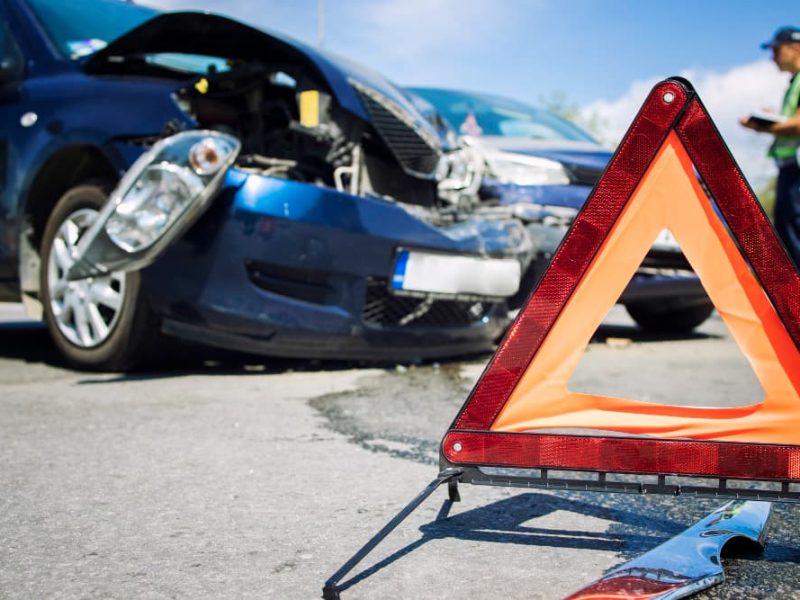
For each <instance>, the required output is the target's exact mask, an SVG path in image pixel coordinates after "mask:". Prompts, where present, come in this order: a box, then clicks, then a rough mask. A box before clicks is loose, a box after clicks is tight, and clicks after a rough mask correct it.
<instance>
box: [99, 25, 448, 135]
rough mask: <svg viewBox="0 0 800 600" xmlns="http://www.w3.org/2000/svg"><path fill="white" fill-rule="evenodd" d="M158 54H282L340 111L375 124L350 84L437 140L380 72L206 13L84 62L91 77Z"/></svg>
mask: <svg viewBox="0 0 800 600" xmlns="http://www.w3.org/2000/svg"><path fill="white" fill-rule="evenodd" d="M159 53H178V54H197V55H203V56H215V57H219V58H224V59H235V60H244V61H247V60H259V59H265V58H269V57H270V56H271V55H275V54H276V53H280V54H283V55H286V56H287V57H288V58H289V60H290V62H291V63H292V64H293V65H303V64H306V65H309V66H310V67H311V68H313V69H314V70H316V72H317V74H319V75H320V76H321V77H322V79H324V80H325V82H327V84H328V85H329V86H330V90H331V92H332V93H333V95H334V96H335V97H336V99H337V101H338V102H339V104H340V106H341V107H342V108H344V109H345V110H347V111H349V112H351V113H354V114H355V115H356V116H358V117H360V118H361V119H364V120H367V121H369V120H370V117H369V114H368V113H367V111H366V109H365V107H364V105H363V103H362V102H361V99H360V98H359V96H358V94H357V93H356V91H355V89H354V88H353V86H352V85H351V84H350V81H356V82H359V83H361V84H363V85H366V86H368V87H371V88H372V89H374V90H377V91H378V92H380V93H381V94H383V95H384V96H386V97H387V98H389V99H390V100H392V102H394V103H395V104H397V105H399V106H400V107H401V108H403V109H404V110H406V111H407V112H408V113H409V114H410V115H412V116H413V117H414V118H415V125H416V126H417V127H420V128H422V129H425V130H427V131H429V132H431V134H432V135H436V131H435V129H434V128H433V127H432V126H431V125H430V124H429V123H428V122H427V121H426V120H425V119H424V118H423V117H422V115H420V114H419V111H417V110H416V108H415V107H414V106H413V104H411V102H409V100H408V99H407V98H406V96H405V95H404V94H403V93H401V92H400V91H399V90H398V89H397V87H396V86H395V85H393V84H392V83H391V82H390V81H389V80H387V79H386V78H385V77H383V76H382V75H380V74H379V73H377V72H375V71H373V70H371V69H369V68H367V67H364V66H362V65H359V64H358V63H355V62H353V61H350V60H347V59H344V58H341V57H339V56H336V55H334V54H332V53H329V52H323V51H320V50H318V49H315V48H312V47H310V46H307V45H305V44H303V43H302V42H298V41H296V40H293V39H291V38H289V37H287V36H283V35H281V34H279V33H275V32H269V33H267V32H265V31H262V30H260V29H256V28H254V27H250V26H249V25H245V24H244V23H240V22H238V21H235V20H233V19H229V18H227V17H223V16H220V15H214V14H209V13H202V12H174V13H163V14H160V15H158V16H156V17H154V18H153V19H151V20H149V21H147V22H145V23H143V24H142V25H140V26H139V27H136V28H135V29H132V30H131V31H129V32H128V33H126V34H125V35H123V36H121V37H119V38H117V39H116V40H114V41H112V42H110V43H109V44H108V45H107V46H106V47H105V48H102V49H101V50H98V51H97V52H95V53H93V54H91V55H90V56H89V57H88V58H87V59H85V62H84V70H85V71H86V72H87V73H99V72H102V71H103V70H104V67H105V65H106V64H107V63H109V62H114V61H119V60H120V58H121V57H126V56H141V55H147V54H159Z"/></svg>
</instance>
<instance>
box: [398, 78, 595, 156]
mask: <svg viewBox="0 0 800 600" xmlns="http://www.w3.org/2000/svg"><path fill="white" fill-rule="evenodd" d="M410 89H411V91H412V92H414V93H415V94H419V95H420V96H422V97H423V98H425V99H426V100H427V101H428V102H430V103H431V104H432V105H433V106H435V107H436V110H437V111H438V112H439V113H440V114H441V115H442V116H443V117H444V118H445V119H446V120H447V121H448V122H449V123H450V125H451V126H452V127H453V128H454V129H455V130H456V131H458V132H459V133H460V134H462V135H472V136H479V135H497V136H503V137H516V138H520V137H521V138H531V139H536V140H569V141H575V142H593V143H596V140H594V139H593V138H592V136H590V135H589V134H588V133H586V132H585V131H583V130H581V129H580V128H578V127H576V126H575V125H573V124H572V123H570V122H569V121H567V120H565V119H562V118H561V117H559V116H558V115H556V114H554V113H552V112H550V111H547V110H543V109H540V108H533V107H532V106H528V105H526V104H522V103H521V102H516V101H514V100H509V99H508V98H501V97H499V96H491V95H488V94H473V93H465V92H456V91H451V90H438V89H430V88H410Z"/></svg>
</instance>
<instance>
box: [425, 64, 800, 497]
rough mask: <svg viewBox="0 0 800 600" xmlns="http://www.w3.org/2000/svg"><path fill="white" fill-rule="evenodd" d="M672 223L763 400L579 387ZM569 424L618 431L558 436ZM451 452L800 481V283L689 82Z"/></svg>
mask: <svg viewBox="0 0 800 600" xmlns="http://www.w3.org/2000/svg"><path fill="white" fill-rule="evenodd" d="M697 174H699V176H700V177H701V178H702V181H703V183H704V184H705V188H704V187H703V185H702V184H701V183H700V181H699V180H698V177H697ZM706 189H707V190H708V192H710V196H711V197H712V198H713V200H711V198H710V197H709V194H708V193H707V192H706ZM665 228H666V229H669V230H670V231H671V232H672V233H673V234H674V236H675V237H676V239H677V241H678V243H679V245H680V246H681V249H682V250H683V251H684V254H685V255H686V257H687V259H688V260H689V262H690V263H691V265H692V267H693V268H694V270H695V272H696V273H697V275H698V277H699V278H700V280H701V281H702V283H703V286H704V287H705V289H706V291H707V292H708V294H709V296H710V298H711V300H712V301H713V303H714V305H715V306H716V308H717V310H718V311H719V313H720V315H721V316H722V318H723V320H724V321H725V323H726V324H727V326H728V329H729V330H730V332H731V334H732V336H733V338H734V339H735V341H736V342H737V344H738V345H739V347H740V348H741V350H742V352H743V353H744V355H745V357H746V358H747V360H748V361H749V363H750V365H751V367H752V368H753V371H754V373H755V374H756V377H757V378H758V379H759V382H760V383H761V386H762V389H763V390H764V393H765V397H764V399H763V401H760V402H757V401H756V400H754V402H755V403H754V404H752V405H749V406H740V407H726V408H712V407H704V406H703V399H702V398H700V397H698V398H696V399H694V404H695V406H669V405H659V404H653V403H648V402H641V401H636V400H629V399H624V398H613V397H607V396H599V395H591V394H581V393H575V392H572V391H570V390H569V389H568V386H567V384H568V381H569V378H570V376H571V375H572V373H573V371H574V369H575V367H576V366H577V364H578V362H579V361H580V358H581V356H582V354H583V352H584V351H585V349H586V346H587V345H588V343H589V340H590V338H591V336H592V335H593V333H594V332H595V330H596V329H597V327H598V326H599V324H600V322H601V321H602V319H603V318H604V316H605V314H606V313H607V312H608V310H609V309H610V308H611V306H613V304H614V303H615V302H616V300H617V299H618V298H619V296H620V294H621V293H622V291H623V289H624V288H625V285H626V284H627V283H628V281H629V280H630V278H631V277H632V275H633V274H634V272H635V271H636V269H637V268H638V266H639V265H640V264H641V261H642V259H643V258H644V256H645V254H646V253H647V252H648V250H649V248H650V246H651V245H652V243H653V241H654V240H655V238H656V236H657V235H658V234H659V232H660V231H662V230H663V229H665ZM564 429H569V430H573V429H591V430H592V431H593V432H594V431H596V430H603V431H608V432H609V435H608V436H603V435H595V434H592V435H572V434H570V435H566V434H562V433H547V431H548V430H560V431H563V430H564ZM634 436H636V437H634ZM441 455H442V458H443V462H444V463H446V464H449V465H451V466H476V467H481V466H495V467H516V468H542V469H544V468H551V469H577V470H591V471H600V472H625V473H642V474H676V475H695V476H707V477H720V478H725V477H731V478H745V479H761V480H766V479H775V480H782V481H792V480H797V481H800V276H798V273H797V271H796V270H795V268H794V266H793V264H792V263H791V261H790V259H789V258H788V255H787V253H786V250H785V249H784V248H783V246H782V244H781V243H780V241H779V240H778V239H777V237H776V236H775V232H774V230H773V229H772V226H771V225H770V224H769V222H768V220H767V218H766V216H765V215H764V212H763V210H762V208H761V206H760V205H759V203H758V201H757V200H756V198H755V196H754V194H753V192H752V190H751V189H750V187H749V185H748V184H747V182H746V180H745V178H744V177H743V175H742V173H741V171H740V170H739V168H738V166H737V165H736V163H735V161H734V160H733V158H732V156H731V154H730V152H729V151H728V148H727V147H726V145H725V143H724V142H723V140H722V138H721V137H720V135H719V132H718V131H717V129H716V127H715V126H714V124H713V122H712V121H711V119H710V117H709V116H708V113H707V112H706V110H705V108H704V106H703V105H702V103H701V102H700V99H699V98H698V97H697V95H696V93H695V92H694V90H693V88H692V86H691V84H689V82H687V81H685V80H683V79H679V78H673V79H668V80H666V81H663V82H662V83H660V84H658V85H657V86H656V87H655V88H654V89H653V91H652V92H651V93H650V95H649V97H648V98H647V100H646V101H645V103H644V105H643V107H642V109H641V110H640V111H639V114H638V115H637V117H636V119H635V120H634V122H633V124H632V125H631V127H630V129H629V130H628V132H627V134H626V135H625V138H624V139H623V141H622V143H621V144H620V146H619V148H618V149H617V152H616V153H615V154H614V157H613V158H612V159H611V162H610V163H609V166H608V168H607V169H606V172H605V173H604V175H603V177H602V178H601V179H600V181H599V182H598V183H597V185H596V186H595V189H594V191H593V192H592V194H591V196H590V197H589V199H588V200H587V202H586V204H585V205H584V207H583V209H582V210H581V212H580V213H579V214H578V216H577V217H576V219H575V222H574V223H573V225H572V227H571V228H570V230H569V232H568V233H567V235H566V236H565V238H564V240H563V242H562V244H561V246H560V247H559V249H558V251H557V252H556V254H555V256H554V257H553V260H552V261H551V263H550V266H549V267H548V269H547V271H546V272H545V274H544V276H543V278H542V280H541V282H540V284H539V286H538V287H537V289H536V291H535V292H534V293H533V294H532V295H531V297H530V298H529V300H528V303H527V304H526V306H525V307H524V309H523V310H522V311H521V312H520V315H519V317H518V318H517V320H516V321H515V323H514V325H513V326H512V327H511V329H510V330H509V333H508V334H507V335H506V338H505V339H504V341H503V343H502V344H501V345H500V347H499V348H498V350H497V352H496V353H495V356H494V357H493V359H492V360H491V362H490V363H489V366H488V367H487V369H486V371H485V372H484V373H483V375H482V376H481V378H480V380H479V381H478V383H477V384H476V386H475V388H474V389H473V391H472V393H471V394H470V396H469V398H468V399H467V401H466V403H465V404H464V406H463V407H462V409H461V411H460V412H459V414H458V416H457V417H456V419H455V421H454V422H453V424H452V425H451V427H450V430H449V431H448V432H447V434H446V435H445V437H444V439H443V440H442V445H441Z"/></svg>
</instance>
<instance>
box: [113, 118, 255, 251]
mask: <svg viewBox="0 0 800 600" xmlns="http://www.w3.org/2000/svg"><path fill="white" fill-rule="evenodd" d="M238 148H239V141H238V140H237V139H236V138H233V137H231V136H229V135H226V134H224V133H218V132H211V131H207V132H202V131H192V132H185V133H179V134H178V135H175V136H173V137H170V138H167V139H165V140H162V141H161V142H159V143H158V144H156V146H154V147H153V149H152V150H151V151H150V152H148V154H147V155H145V157H142V158H143V159H144V158H146V157H147V160H146V161H143V160H142V159H140V161H137V162H136V163H135V164H134V166H133V168H132V169H131V170H130V171H129V172H128V174H127V175H126V176H125V178H123V180H122V182H121V183H120V186H119V187H118V188H117V189H116V190H115V192H114V194H113V195H112V198H111V202H113V203H114V204H115V206H114V210H113V212H112V213H111V215H110V216H109V218H108V221H106V224H105V231H106V233H107V234H108V237H109V238H111V241H112V242H114V243H115V244H116V245H117V246H119V247H120V248H122V249H123V250H125V251H126V252H138V251H140V250H144V249H145V248H149V247H150V246H152V245H153V244H154V243H155V242H156V241H157V240H158V239H160V238H161V236H163V235H164V233H165V232H166V230H168V229H169V228H170V227H172V226H173V225H174V224H175V223H176V221H178V219H180V217H181V215H182V214H184V213H185V212H186V211H187V210H188V209H189V207H190V206H191V205H192V204H193V203H194V202H196V201H198V200H199V199H200V198H201V197H202V196H203V195H204V193H207V192H209V187H214V188H215V189H213V190H210V191H211V193H213V192H215V191H216V187H215V186H211V184H212V182H213V181H214V180H215V176H217V175H218V174H220V173H221V172H224V168H227V167H228V166H229V165H230V164H231V163H232V162H233V159H235V158H236V153H237V152H238ZM150 154H152V155H153V156H149V155H150ZM141 163H144V164H141ZM111 202H110V203H111Z"/></svg>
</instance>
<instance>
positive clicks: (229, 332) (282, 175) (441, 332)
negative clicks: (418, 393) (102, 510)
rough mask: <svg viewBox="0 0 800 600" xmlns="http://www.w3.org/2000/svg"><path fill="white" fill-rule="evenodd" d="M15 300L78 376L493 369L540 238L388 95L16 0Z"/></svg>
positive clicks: (130, 13)
mask: <svg viewBox="0 0 800 600" xmlns="http://www.w3.org/2000/svg"><path fill="white" fill-rule="evenodd" d="M0 51H1V52H2V55H1V56H0V207H1V208H2V210H1V211H0V300H3V301H17V300H22V301H23V303H24V304H25V306H26V308H27V310H28V312H29V314H31V315H33V316H39V317H42V318H43V319H44V320H45V322H46V323H47V325H48V328H49V330H50V333H51V335H52V338H53V340H54V342H55V344H56V346H57V347H58V349H59V350H60V351H61V352H62V354H63V355H64V356H65V357H66V359H67V360H68V361H69V362H70V363H71V364H73V365H75V366H77V367H81V368H86V369H110V370H125V369H131V368H136V367H137V366H141V365H143V364H146V363H147V362H150V363H152V362H153V360H154V358H155V357H156V356H158V351H159V350H160V349H162V348H163V347H164V344H163V338H164V337H165V336H167V337H173V338H179V339H184V340H191V341H194V342H200V343H202V344H208V345H212V346H218V347H223V348H230V349H234V350H239V351H246V352H252V353H260V354H264V355H275V356H286V357H305V358H357V359H378V360H415V359H421V358H432V357H442V356H453V355H458V354H464V353H473V352H480V351H486V350H488V349H491V348H492V347H493V342H494V340H495V339H496V337H497V336H498V335H499V334H500V333H501V332H502V331H503V330H504V328H505V327H506V326H507V325H508V323H509V316H508V310H507V299H508V298H510V297H512V296H513V295H514V294H515V293H516V292H517V291H518V288H519V282H520V274H521V272H522V270H523V269H524V268H525V267H527V264H528V261H529V258H530V241H529V236H528V234H527V233H526V231H525V229H524V228H523V227H522V226H521V225H520V223H519V221H517V220H514V219H510V218H502V217H501V218H493V217H490V216H479V215H476V214H475V211H474V208H475V206H477V205H478V201H479V199H478V196H477V190H478V187H479V185H480V179H479V176H478V173H477V172H476V170H475V169H474V168H472V167H471V166H470V162H469V160H467V158H466V155H465V153H464V152H465V151H464V149H462V148H459V147H458V146H457V145H455V146H454V145H450V144H449V143H448V141H447V140H446V139H443V138H442V137H441V136H440V135H439V133H438V132H437V130H436V129H435V128H433V127H432V126H431V125H430V124H429V123H428V122H427V121H426V119H425V118H424V117H423V116H422V115H421V114H420V113H419V112H418V111H417V110H416V109H415V107H414V106H413V105H412V104H411V103H410V102H409V101H408V99H407V98H406V96H405V94H404V93H403V92H401V91H400V90H398V89H397V88H396V87H395V86H394V85H392V84H391V83H390V82H388V81H387V80H386V79H385V78H383V77H382V76H380V75H379V74H376V73H374V72H372V71H370V70H368V69H366V68H364V67H361V66H358V65H356V64H354V63H351V62H349V61H346V60H344V59H340V58H338V57H334V56H331V55H329V54H326V53H323V52H320V51H318V50H316V49H313V48H310V47H308V46H305V45H303V44H301V43H298V42H295V41H293V40H290V39H288V38H285V37H283V36H281V35H280V34H276V33H266V32H264V31H261V30H258V29H254V28H252V27H249V26H247V25H244V24H242V23H239V22H237V21H234V20H231V19H228V18H225V17H221V16H215V15H211V14H207V13H195V12H181V13H164V14H162V13H159V12H157V11H155V10H152V9H149V8H146V7H143V6H139V5H136V4H133V3H129V2H122V1H115V0H73V1H71V2H62V1H61V0H0Z"/></svg>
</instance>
